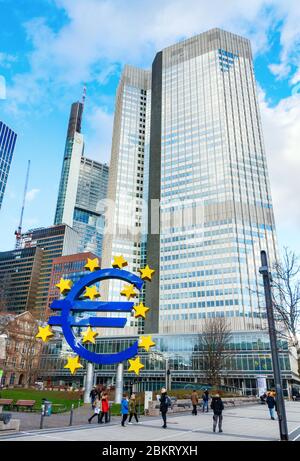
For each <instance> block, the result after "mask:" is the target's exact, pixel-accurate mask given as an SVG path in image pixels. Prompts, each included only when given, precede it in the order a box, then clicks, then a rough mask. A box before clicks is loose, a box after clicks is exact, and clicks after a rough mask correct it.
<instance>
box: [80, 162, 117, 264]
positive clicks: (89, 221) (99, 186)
mask: <svg viewBox="0 0 300 461" xmlns="http://www.w3.org/2000/svg"><path fill="white" fill-rule="evenodd" d="M108 172H109V167H108V166H107V165H105V164H102V163H99V162H96V161H95V160H89V159H88V158H86V157H81V161H80V169H79V177H78V186H77V194H76V202H75V208H74V214H73V226H72V227H73V228H74V229H75V230H76V231H77V232H78V234H79V236H80V237H79V246H78V251H79V252H81V251H91V252H94V253H96V254H97V256H99V257H100V256H101V254H102V244H103V232H104V211H105V208H104V205H105V202H104V200H105V199H106V194H107V184H108Z"/></svg>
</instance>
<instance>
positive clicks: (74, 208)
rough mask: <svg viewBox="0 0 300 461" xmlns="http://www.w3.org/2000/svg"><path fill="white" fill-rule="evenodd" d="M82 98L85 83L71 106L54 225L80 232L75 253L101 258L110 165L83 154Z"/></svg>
mask: <svg viewBox="0 0 300 461" xmlns="http://www.w3.org/2000/svg"><path fill="white" fill-rule="evenodd" d="M85 99H86V86H84V89H83V95H82V102H75V103H73V104H72V107H71V113H70V118H69V125H68V133H67V140H66V148H65V154H64V160H63V167H62V173H61V179H60V185H59V192H58V198H57V206H56V213H55V221H54V224H67V225H68V226H70V227H73V228H74V229H75V230H76V231H77V232H78V233H79V236H80V239H79V245H78V248H77V251H78V252H83V251H91V252H93V253H95V254H96V255H97V256H99V257H100V256H101V253H102V238H103V235H102V234H103V228H104V209H103V205H102V204H101V201H102V200H103V199H105V198H106V193H107V183H108V170H109V168H108V166H107V165H105V164H102V163H99V162H96V161H94V160H89V159H88V158H86V157H84V138H83V135H82V134H81V122H82V114H83V110H84V104H85Z"/></svg>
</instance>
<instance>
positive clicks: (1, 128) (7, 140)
mask: <svg viewBox="0 0 300 461" xmlns="http://www.w3.org/2000/svg"><path fill="white" fill-rule="evenodd" d="M16 139H17V135H16V133H14V132H13V131H12V130H11V129H10V128H9V127H8V126H7V125H5V124H4V123H3V122H1V120H0V209H1V205H2V201H3V196H4V192H5V187H6V183H7V178H8V173H9V169H10V164H11V160H12V156H13V152H14V148H15V144H16Z"/></svg>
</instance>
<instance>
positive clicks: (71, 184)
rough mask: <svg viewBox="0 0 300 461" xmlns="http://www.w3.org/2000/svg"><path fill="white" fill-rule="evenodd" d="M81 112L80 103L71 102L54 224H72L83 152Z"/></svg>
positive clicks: (81, 106) (81, 105)
mask: <svg viewBox="0 0 300 461" xmlns="http://www.w3.org/2000/svg"><path fill="white" fill-rule="evenodd" d="M82 112H83V104H82V103H80V102H75V103H73V104H72V106H71V112H70V118H69V125H68V132H67V139H66V146H65V153H64V159H63V166H62V172H61V178H60V184H59V191H58V198H57V205H56V212H55V220H54V224H61V223H64V224H67V225H69V226H72V224H73V214H74V207H75V202H76V194H77V184H78V177H79V169H80V160H81V157H82V155H83V152H84V142H83V135H82V134H81V120H82Z"/></svg>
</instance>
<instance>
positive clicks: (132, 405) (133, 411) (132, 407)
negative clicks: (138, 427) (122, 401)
mask: <svg viewBox="0 0 300 461" xmlns="http://www.w3.org/2000/svg"><path fill="white" fill-rule="evenodd" d="M133 416H134V417H135V420H136V422H137V423H139V420H138V416H137V403H136V399H135V394H132V395H131V397H130V400H129V421H128V424H133V423H132V422H131V420H132V417H133Z"/></svg>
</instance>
